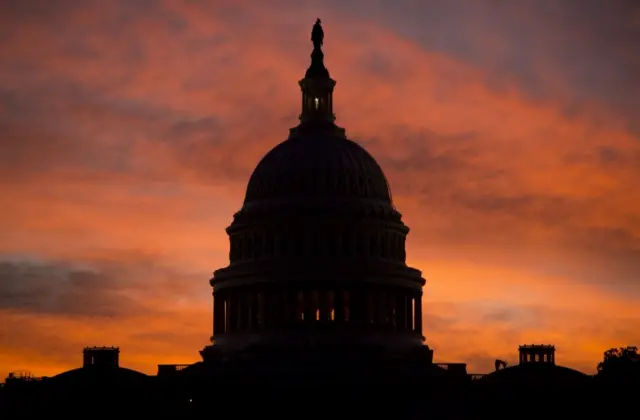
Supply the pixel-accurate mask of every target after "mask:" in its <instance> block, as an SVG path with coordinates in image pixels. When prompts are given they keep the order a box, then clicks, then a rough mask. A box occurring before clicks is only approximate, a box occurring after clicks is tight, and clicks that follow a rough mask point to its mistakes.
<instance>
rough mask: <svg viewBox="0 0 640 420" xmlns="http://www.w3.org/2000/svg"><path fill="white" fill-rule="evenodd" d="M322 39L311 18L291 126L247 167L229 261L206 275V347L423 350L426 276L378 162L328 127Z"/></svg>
mask: <svg viewBox="0 0 640 420" xmlns="http://www.w3.org/2000/svg"><path fill="white" fill-rule="evenodd" d="M323 38H324V33H323V30H322V27H321V26H320V22H319V21H318V22H316V25H315V26H314V29H313V33H312V41H313V44H314V49H313V52H312V54H311V65H310V67H309V69H308V70H307V71H306V73H305V77H304V78H303V79H302V80H300V82H299V85H300V88H301V90H302V110H301V114H300V123H299V124H298V126H296V127H294V128H292V129H290V132H289V137H288V139H287V140H285V141H283V142H281V143H280V144H278V145H277V146H275V147H274V148H273V149H272V150H271V151H270V152H268V153H267V154H266V155H265V156H264V158H263V159H262V160H261V161H260V162H259V163H258V165H257V166H256V168H255V170H254V172H253V174H252V175H251V178H250V180H249V183H248V186H247V190H246V196H245V199H244V202H243V205H242V207H241V208H240V210H239V211H238V212H236V214H235V215H234V217H233V222H232V223H231V225H230V226H229V227H228V228H227V230H226V231H227V234H228V235H229V242H230V251H229V265H228V266H227V267H224V268H221V269H219V270H217V271H216V272H215V273H214V275H213V278H212V279H211V281H210V283H211V285H212V286H213V289H214V335H213V336H212V342H213V346H211V347H212V348H213V350H212V352H214V353H216V354H220V353H227V354H228V353H238V352H242V351H246V349H248V348H256V347H261V348H263V349H264V348H267V347H268V348H274V347H275V348H285V349H287V350H290V349H292V348H296V346H303V347H304V346H309V345H311V344H310V343H314V344H313V345H314V346H315V345H320V346H326V345H328V346H330V347H334V348H343V349H347V348H351V349H353V346H356V347H357V346H360V345H365V346H369V348H371V346H373V347H376V348H386V349H389V348H396V349H403V350H407V351H408V350H412V351H413V350H416V349H418V350H417V351H420V349H422V350H424V347H425V346H424V337H423V336H422V299H421V297H422V286H423V285H424V283H425V280H424V279H423V278H422V276H421V273H420V271H418V270H416V269H414V268H411V267H408V266H407V265H406V262H405V259H406V252H405V244H406V236H407V234H408V232H409V228H408V227H407V226H406V225H405V224H404V223H403V222H402V216H401V214H400V213H399V212H398V211H397V210H396V209H395V208H394V206H393V202H392V198H391V192H390V189H389V184H388V182H387V179H386V177H385V175H384V173H383V171H382V169H381V168H380V165H378V163H377V162H376V160H375V159H374V158H373V157H372V156H371V155H370V154H369V153H368V152H367V151H366V150H365V149H364V148H363V147H362V146H360V145H359V144H358V143H356V142H354V141H351V140H349V139H348V138H347V136H346V134H345V130H344V129H342V128H340V127H338V126H337V125H336V124H335V115H334V113H333V90H334V87H335V84H336V82H335V81H334V80H333V79H331V78H330V76H329V71H328V70H327V69H326V67H325V65H324V62H323V58H324V55H323V53H322V50H321V46H322V42H323ZM212 354H213V353H212ZM203 357H204V355H203Z"/></svg>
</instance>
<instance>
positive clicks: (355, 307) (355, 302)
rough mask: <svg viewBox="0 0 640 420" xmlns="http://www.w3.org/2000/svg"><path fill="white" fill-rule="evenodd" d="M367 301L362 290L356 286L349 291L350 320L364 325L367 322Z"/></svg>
mask: <svg viewBox="0 0 640 420" xmlns="http://www.w3.org/2000/svg"><path fill="white" fill-rule="evenodd" d="M365 313H366V302H365V300H364V296H363V293H362V290H360V288H356V287H355V286H354V287H353V288H352V289H351V290H350V291H349V321H350V322H353V323H354V324H357V325H359V326H362V325H363V324H364V323H365V317H366V315H365Z"/></svg>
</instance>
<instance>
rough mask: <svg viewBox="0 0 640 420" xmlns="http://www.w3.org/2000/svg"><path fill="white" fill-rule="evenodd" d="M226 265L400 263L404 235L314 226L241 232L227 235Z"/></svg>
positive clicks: (403, 256) (396, 230)
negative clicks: (291, 262)
mask: <svg viewBox="0 0 640 420" xmlns="http://www.w3.org/2000/svg"><path fill="white" fill-rule="evenodd" d="M229 241H230V247H229V260H230V265H235V264H237V263H247V262H252V261H253V262H260V261H277V260H283V259H286V260H289V261H290V260H292V259H293V260H300V261H305V262H311V261H317V262H320V263H323V264H324V263H327V262H335V261H342V262H344V261H346V260H352V261H354V263H356V264H363V263H365V264H366V263H369V262H384V263H396V264H403V265H404V263H405V259H406V252H405V246H406V234H405V233H404V232H402V231H400V229H382V228H379V229H371V228H369V229H355V228H353V227H352V228H351V229H350V230H347V229H346V228H345V229H340V228H339V227H338V228H336V227H335V226H330V225H329V226H327V225H325V226H323V225H315V226H313V228H306V231H304V230H303V229H295V226H288V227H286V228H284V229H283V228H280V229H278V228H277V226H266V227H262V228H254V229H244V230H242V231H239V232H237V233H234V234H232V235H230V238H229Z"/></svg>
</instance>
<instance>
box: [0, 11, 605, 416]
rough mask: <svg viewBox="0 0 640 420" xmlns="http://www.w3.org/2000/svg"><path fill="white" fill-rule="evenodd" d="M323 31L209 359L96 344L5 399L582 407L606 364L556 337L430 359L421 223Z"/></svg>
mask: <svg viewBox="0 0 640 420" xmlns="http://www.w3.org/2000/svg"><path fill="white" fill-rule="evenodd" d="M323 38H324V33H323V29H322V27H321V24H320V20H319V19H318V21H317V22H316V24H315V25H314V27H313V31H312V36H311V40H312V42H313V52H312V54H311V65H310V66H309V68H308V69H307V71H306V73H305V75H304V78H303V79H302V80H300V81H299V85H300V89H301V91H302V95H301V96H302V97H301V113H300V123H299V124H298V125H297V126H296V127H294V128H292V129H290V131H289V137H288V138H287V139H286V140H285V141H283V142H282V143H280V144H278V145H277V146H275V147H274V148H273V149H272V150H271V151H270V152H269V153H267V154H266V155H265V156H264V157H263V159H262V160H261V161H260V162H259V163H258V165H257V167H256V168H255V170H254V172H253V174H252V175H251V178H250V179H249V184H248V187H247V191H246V196H245V199H244V202H243V204H242V207H241V208H240V210H238V212H236V213H235V214H234V215H233V222H232V223H231V225H230V226H229V227H228V228H227V229H226V232H227V234H228V236H229V243H230V252H229V265H228V266H226V267H224V268H220V269H219V270H217V271H215V273H214V274H213V278H211V280H210V284H211V286H212V288H213V335H212V336H211V345H209V346H207V347H205V348H204V349H202V350H201V351H200V354H201V356H202V361H201V362H198V363H195V364H192V365H160V366H159V367H158V373H157V375H156V376H149V375H144V374H142V373H140V372H136V371H133V370H130V369H126V368H123V367H120V365H119V352H120V350H119V349H118V348H115V347H114V348H91V347H88V348H85V349H84V352H83V366H82V367H80V368H78V369H74V370H71V371H68V372H63V373H61V374H59V375H57V376H54V377H50V378H34V377H31V376H29V375H25V374H19V373H15V374H11V375H10V376H9V378H7V380H6V383H5V385H4V387H3V388H2V389H1V390H0V413H9V412H11V413H14V414H15V413H22V414H24V415H27V414H29V413H35V412H39V413H45V414H51V415H53V414H56V413H57V414H61V415H70V414H71V413H74V415H75V414H79V415H83V416H85V417H86V416H90V415H95V414H98V415H104V414H107V413H109V414H110V415H117V416H120V417H123V416H124V417H126V416H127V415H128V414H129V413H132V415H133V414H134V413H135V415H145V416H149V417H152V416H153V417H168V418H190V417H195V416H199V417H200V416H203V415H208V416H210V417H211V418H233V417H234V416H235V417H238V416H240V418H242V416H249V415H262V416H264V415H276V416H278V417H280V418H282V417H291V418H294V417H295V418H309V417H323V418H327V417H333V418H346V417H354V416H370V415H385V416H392V418H400V419H403V418H425V419H426V418H443V419H444V418H447V419H462V418H472V417H478V416H484V415H487V416H491V417H493V418H498V417H500V418H502V416H505V417H504V418H514V417H516V416H517V414H514V412H513V411H512V410H513V409H512V406H515V407H518V410H519V412H526V413H531V412H533V411H535V410H542V407H545V408H544V410H557V409H558V408H559V407H560V406H562V407H564V408H565V409H567V410H572V411H571V412H572V413H574V414H575V413H577V412H579V410H580V409H581V407H584V401H585V398H587V399H588V395H589V393H590V392H592V391H591V389H592V385H591V382H592V381H593V378H592V377H591V376H588V375H584V374H582V373H580V372H577V371H574V370H572V369H568V368H565V367H561V366H558V365H556V363H555V348H554V347H553V346H544V345H528V346H521V347H520V348H519V352H520V363H519V364H518V365H517V366H513V367H507V366H506V364H505V363H504V362H500V361H496V371H495V372H493V373H491V374H488V375H473V374H470V373H468V372H467V370H466V365H465V364H464V363H450V364H437V363H434V362H433V350H431V349H430V348H429V346H428V345H427V344H426V343H425V336H424V331H423V325H422V319H423V314H422V310H423V309H422V293H423V287H424V285H425V280H424V278H423V277H422V275H421V272H420V271H419V270H417V269H415V268H412V267H409V266H408V265H407V264H406V258H405V257H406V252H405V246H406V238H407V234H408V233H409V228H408V227H407V226H406V225H405V224H404V223H403V221H402V216H401V214H400V212H399V211H398V210H397V209H396V208H395V207H394V205H393V201H392V196H391V191H390V189H389V184H388V182H387V179H386V178H385V175H384V173H383V171H382V169H381V168H380V166H379V165H378V163H377V162H376V160H375V159H374V158H373V157H372V156H371V155H370V154H369V153H368V152H367V151H366V150H365V149H364V148H363V147H362V146H360V145H359V144H358V143H356V142H354V141H352V140H349V139H348V138H347V136H346V134H345V130H344V129H343V128H340V127H339V126H337V125H336V124H335V114H334V107H333V93H334V88H335V86H336V82H335V80H333V79H332V78H331V77H330V75H329V71H328V70H327V68H326V67H325V65H324V60H323V58H324V54H323V51H322V44H323ZM567 390H571V392H569V393H568V392H567ZM569 394H571V395H574V396H575V398H573V397H572V396H571V395H569ZM549 407H552V408H549ZM575 410H578V411H575ZM545 412H547V413H548V411H545ZM7 418H8V417H7ZM354 418H355V417H354Z"/></svg>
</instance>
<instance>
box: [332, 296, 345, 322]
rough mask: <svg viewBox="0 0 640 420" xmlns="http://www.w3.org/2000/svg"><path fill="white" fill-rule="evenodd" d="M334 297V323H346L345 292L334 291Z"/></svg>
mask: <svg viewBox="0 0 640 420" xmlns="http://www.w3.org/2000/svg"><path fill="white" fill-rule="evenodd" d="M333 296H334V297H333V299H334V301H333V308H334V321H335V322H344V290H342V289H338V290H336V291H334V293H333Z"/></svg>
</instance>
